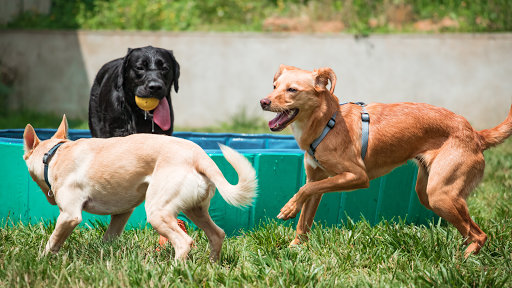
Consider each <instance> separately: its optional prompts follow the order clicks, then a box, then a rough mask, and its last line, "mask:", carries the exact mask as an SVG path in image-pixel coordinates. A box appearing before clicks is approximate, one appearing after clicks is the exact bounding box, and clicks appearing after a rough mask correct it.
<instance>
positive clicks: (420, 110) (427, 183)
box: [260, 65, 512, 257]
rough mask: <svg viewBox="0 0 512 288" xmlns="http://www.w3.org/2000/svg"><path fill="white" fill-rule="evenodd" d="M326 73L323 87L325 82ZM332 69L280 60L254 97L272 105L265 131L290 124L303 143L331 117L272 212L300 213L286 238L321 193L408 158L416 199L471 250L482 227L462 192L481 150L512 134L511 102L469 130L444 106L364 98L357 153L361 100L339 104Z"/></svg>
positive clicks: (480, 164) (473, 177) (478, 167)
mask: <svg viewBox="0 0 512 288" xmlns="http://www.w3.org/2000/svg"><path fill="white" fill-rule="evenodd" d="M328 80H330V81H331V88H330V90H328V89H327V88H326V86H327V85H328ZM335 85H336V75H335V74H334V72H333V71H332V70H331V69H330V68H327V67H325V68H321V69H318V70H315V71H313V72H310V71H305V70H301V69H298V68H295V67H291V66H285V65H281V66H280V67H279V70H278V71H277V73H276V75H275V76H274V91H273V92H272V93H270V94H269V95H268V96H267V97H266V98H264V99H262V100H261V101H260V104H261V107H262V108H263V110H266V111H271V112H277V113H278V115H277V116H276V118H274V119H273V120H271V121H270V122H269V126H270V129H271V130H272V131H280V130H283V129H284V128H285V127H287V126H288V125H291V128H292V131H293V134H294V136H295V139H296V140H297V142H298V144H299V146H300V147H301V149H303V150H306V151H307V150H308V149H309V147H310V145H311V143H312V142H313V140H315V139H316V138H317V137H319V136H320V134H321V132H322V130H323V129H324V127H325V126H326V124H327V122H328V121H329V119H330V118H331V117H332V116H333V114H334V113H335V112H337V114H336V124H335V126H334V128H333V129H332V130H331V131H330V132H328V133H327V135H326V137H325V138H324V139H323V141H322V142H321V143H320V144H319V146H318V147H317V149H316V153H315V158H316V159H317V160H318V162H316V161H315V160H314V158H313V157H311V156H310V155H309V154H308V153H305V159H304V163H305V166H306V174H307V184H306V185H304V186H303V187H302V188H301V189H300V190H299V191H298V192H297V194H295V195H294V196H293V197H292V198H291V199H290V200H289V201H288V203H287V204H286V205H285V206H284V207H283V208H282V209H281V213H280V214H279V215H278V216H277V217H278V218H280V219H284V220H286V219H290V218H293V217H295V216H296V215H297V213H299V211H300V210H301V209H302V213H301V215H300V218H299V222H298V224H297V234H296V237H295V239H294V240H293V241H292V242H291V244H290V245H296V244H299V243H301V242H302V241H305V240H307V233H308V232H309V229H310V226H311V224H312V223H313V218H314V216H315V213H316V210H317V208H318V204H319V203H320V199H321V198H322V194H323V193H328V192H335V191H351V190H355V189H364V188H368V187H369V185H370V184H369V183H370V180H372V179H374V178H377V177H380V176H383V175H385V174H387V173H389V172H390V171H391V170H393V169H394V168H396V167H398V166H400V165H403V164H404V163H406V162H407V160H409V159H416V160H417V163H418V166H419V171H418V178H417V182H416V192H417V193H418V197H419V199H420V201H421V203H422V204H423V205H424V206H425V207H427V208H428V209H431V210H432V211H434V212H435V213H436V214H437V215H439V216H441V217H443V218H444V219H445V220H447V221H448V222H450V223H452V224H453V225H454V226H455V227H456V228H457V229H458V230H459V231H460V233H461V234H462V235H463V236H464V237H467V240H466V242H465V244H470V243H471V244H470V245H469V247H468V248H467V250H466V253H465V256H466V257H467V256H469V255H470V254H471V253H475V254H476V253H478V252H479V251H480V249H481V247H483V245H484V243H485V241H486V240H487V235H486V234H485V233H484V232H483V231H482V230H481V229H480V228H479V227H478V225H477V224H476V223H475V222H473V220H471V217H470V216H469V212H468V208H467V205H466V198H467V197H468V195H469V194H470V193H471V191H472V190H473V189H474V188H475V187H476V186H477V185H478V183H479V182H480V180H481V179H482V176H483V173H484V167H485V161H484V156H483V153H482V152H483V151H484V150H486V149H488V148H490V147H493V146H496V145H498V144H500V143H502V142H503V141H504V140H505V139H506V138H507V137H508V136H509V135H511V134H512V109H511V110H510V112H509V115H508V117H507V119H506V120H505V121H504V122H503V123H502V124H500V125H498V126H497V127H495V128H493V129H488V130H483V131H476V130H474V129H473V128H472V127H471V125H470V124H469V123H468V121H467V120H466V119H465V118H463V117H461V116H459V115H456V114H454V113H452V112H450V111H448V110H446V109H444V108H439V107H435V106H432V105H428V104H421V103H407V102H406V103H394V104H382V103H371V104H369V105H368V106H367V107H366V110H367V111H368V113H369V115H370V124H369V127H370V128H369V129H370V132H369V141H368V150H367V153H366V156H365V158H364V160H363V159H362V156H361V148H362V140H361V134H362V132H361V126H362V121H361V111H362V109H361V106H358V105H354V104H346V105H342V106H340V105H339V102H338V98H337V97H336V96H334V94H333V92H334V87H335Z"/></svg>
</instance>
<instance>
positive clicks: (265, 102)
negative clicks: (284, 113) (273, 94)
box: [260, 98, 271, 109]
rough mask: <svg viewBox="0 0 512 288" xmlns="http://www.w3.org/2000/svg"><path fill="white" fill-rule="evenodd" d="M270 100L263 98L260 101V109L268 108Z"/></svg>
mask: <svg viewBox="0 0 512 288" xmlns="http://www.w3.org/2000/svg"><path fill="white" fill-rule="evenodd" d="M270 103H271V102H270V100H269V99H268V98H263V99H261V100H260V105H261V108H262V109H266V108H267V107H268V106H270Z"/></svg>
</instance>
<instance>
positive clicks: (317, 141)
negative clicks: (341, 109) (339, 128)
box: [308, 112, 336, 162]
mask: <svg viewBox="0 0 512 288" xmlns="http://www.w3.org/2000/svg"><path fill="white" fill-rule="evenodd" d="M335 124H336V112H334V114H333V115H332V117H331V119H329V122H327V125H325V127H324V130H323V131H322V134H320V136H319V137H318V138H316V139H315V140H313V143H311V145H309V150H308V154H309V155H311V156H312V157H313V158H314V159H315V160H316V158H315V151H316V147H317V146H318V144H320V142H322V140H324V138H325V135H327V133H329V131H331V129H332V128H333V127H334V125H335ZM317 162H318V161H317Z"/></svg>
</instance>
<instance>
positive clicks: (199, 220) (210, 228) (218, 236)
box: [183, 201, 226, 262]
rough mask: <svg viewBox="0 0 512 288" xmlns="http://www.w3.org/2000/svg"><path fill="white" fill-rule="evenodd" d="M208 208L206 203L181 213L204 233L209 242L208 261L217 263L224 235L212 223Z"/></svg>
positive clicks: (208, 204) (222, 231) (208, 203)
mask: <svg viewBox="0 0 512 288" xmlns="http://www.w3.org/2000/svg"><path fill="white" fill-rule="evenodd" d="M209 206H210V202H209V201H208V202H206V205H203V206H200V207H195V208H192V209H189V210H187V211H183V213H185V215H187V217H188V218H189V219H190V220H192V222H194V224H196V225H197V227H199V228H200V229H201V230H203V231H204V233H205V234H206V236H207V237H208V241H209V242H210V261H212V262H217V261H218V260H219V258H220V252H221V250H222V243H223V242H224V238H225V237H226V233H224V230H222V229H221V228H220V227H219V226H217V225H216V224H215V223H214V222H213V220H212V218H211V217H210V214H208V207H209Z"/></svg>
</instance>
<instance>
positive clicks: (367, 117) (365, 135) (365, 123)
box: [308, 102, 370, 162]
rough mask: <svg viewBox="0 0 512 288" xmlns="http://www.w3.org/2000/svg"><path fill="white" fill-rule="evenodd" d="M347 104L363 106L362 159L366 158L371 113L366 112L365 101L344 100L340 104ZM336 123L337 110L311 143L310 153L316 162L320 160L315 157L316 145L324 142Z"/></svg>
mask: <svg viewBox="0 0 512 288" xmlns="http://www.w3.org/2000/svg"><path fill="white" fill-rule="evenodd" d="M345 104H356V105H359V106H361V107H362V111H361V121H362V126H361V159H363V160H364V156H366V150H367V149H368V139H369V134H370V115H369V114H368V112H366V104H365V103H363V102H344V103H340V106H341V105H345ZM335 124H336V112H334V114H333V115H332V117H331V119H329V122H327V125H325V127H324V130H323V131H322V134H320V136H319V137H318V138H316V139H315V140H314V141H313V143H311V145H309V150H308V154H309V155H310V156H311V157H313V159H315V161H316V162H318V160H316V158H315V151H316V147H318V145H319V144H320V142H322V140H324V138H325V136H326V135H327V133H329V131H331V129H332V128H333V127H334V125H335Z"/></svg>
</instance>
